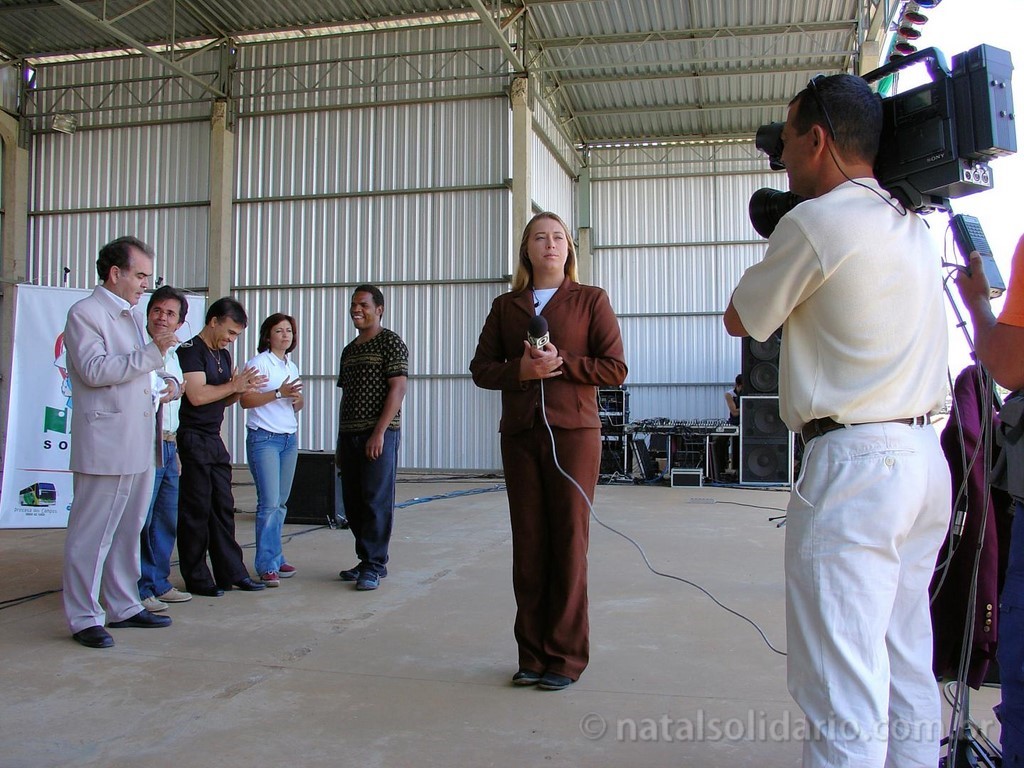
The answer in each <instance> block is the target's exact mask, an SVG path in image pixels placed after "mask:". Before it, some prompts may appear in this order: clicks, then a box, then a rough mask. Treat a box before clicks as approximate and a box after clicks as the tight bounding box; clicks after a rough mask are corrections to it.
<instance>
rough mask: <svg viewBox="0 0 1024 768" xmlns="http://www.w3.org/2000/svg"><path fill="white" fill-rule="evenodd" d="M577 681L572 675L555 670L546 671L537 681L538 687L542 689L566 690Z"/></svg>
mask: <svg viewBox="0 0 1024 768" xmlns="http://www.w3.org/2000/svg"><path fill="white" fill-rule="evenodd" d="M575 682H576V681H575V680H573V679H572V678H571V677H566V676H565V675H559V674H557V673H555V672H545V673H544V674H543V675H542V676H541V678H540V680H538V681H537V687H538V688H540V689H541V690H542V691H564V690H565V689H566V688H568V687H569V686H570V685H572V684H573V683H575Z"/></svg>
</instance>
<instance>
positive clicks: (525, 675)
mask: <svg viewBox="0 0 1024 768" xmlns="http://www.w3.org/2000/svg"><path fill="white" fill-rule="evenodd" d="M541 677H542V676H541V674H540V672H534V671H533V670H532V669H520V670H519V671H518V672H516V673H515V674H514V675H512V685H536V684H537V683H539V682H540V680H541Z"/></svg>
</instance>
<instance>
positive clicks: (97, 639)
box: [71, 627, 114, 648]
mask: <svg viewBox="0 0 1024 768" xmlns="http://www.w3.org/2000/svg"><path fill="white" fill-rule="evenodd" d="M71 637H73V638H74V639H75V642H76V643H81V644H82V645H84V646H85V647H86V648H113V646H114V638H112V637H111V636H110V633H109V632H107V630H105V629H104V628H103V627H86V628H85V629H83V630H82V631H81V632H75V634H73V635H72V636H71Z"/></svg>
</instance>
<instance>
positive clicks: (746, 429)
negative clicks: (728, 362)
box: [740, 330, 793, 485]
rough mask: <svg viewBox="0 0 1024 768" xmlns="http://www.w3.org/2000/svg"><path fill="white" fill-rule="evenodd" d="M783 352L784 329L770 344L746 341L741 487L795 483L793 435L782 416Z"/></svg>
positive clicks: (750, 339) (744, 342) (744, 353)
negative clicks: (780, 382)
mask: <svg viewBox="0 0 1024 768" xmlns="http://www.w3.org/2000/svg"><path fill="white" fill-rule="evenodd" d="M781 349H782V331H781V330H778V331H776V332H775V333H774V334H773V335H772V336H771V337H769V338H768V340H767V341H755V340H754V339H752V338H750V337H749V336H747V337H745V338H744V339H743V394H742V396H741V397H740V485H788V484H790V483H792V481H793V433H792V432H790V431H789V429H788V428H787V427H786V425H785V424H784V423H783V421H782V417H781V416H779V352H780V351H781Z"/></svg>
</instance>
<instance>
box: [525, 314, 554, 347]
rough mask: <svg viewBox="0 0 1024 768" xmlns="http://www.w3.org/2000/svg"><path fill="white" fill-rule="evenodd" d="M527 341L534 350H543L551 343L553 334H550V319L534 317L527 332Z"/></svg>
mask: <svg viewBox="0 0 1024 768" xmlns="http://www.w3.org/2000/svg"><path fill="white" fill-rule="evenodd" d="M526 340H527V341H528V342H530V346H531V347H533V348H534V349H543V348H544V345H545V344H547V343H548V342H549V341H551V334H550V333H548V319H547V318H546V317H544V315H534V316H533V319H531V320H530V327H529V329H528V330H527V331H526Z"/></svg>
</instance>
